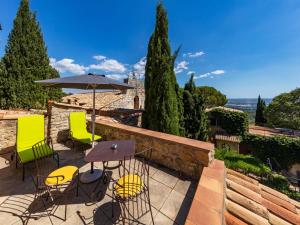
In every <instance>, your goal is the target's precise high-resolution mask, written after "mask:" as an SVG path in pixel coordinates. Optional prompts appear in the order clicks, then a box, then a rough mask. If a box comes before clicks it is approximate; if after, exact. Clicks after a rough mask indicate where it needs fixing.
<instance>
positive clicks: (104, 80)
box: [35, 73, 134, 183]
mask: <svg viewBox="0 0 300 225" xmlns="http://www.w3.org/2000/svg"><path fill="white" fill-rule="evenodd" d="M35 83H38V84H41V85H43V86H47V87H53V88H72V89H84V90H93V113H92V148H93V147H94V135H95V93H96V90H97V89H98V90H99V89H102V90H103V89H105V90H127V89H133V88H134V87H133V86H131V85H129V84H126V83H121V82H118V81H116V80H114V79H111V78H108V77H105V75H96V74H91V73H89V74H87V75H79V76H68V77H62V78H55V79H48V80H39V81H35ZM100 175H101V174H97V173H95V172H94V170H93V164H92V168H91V172H90V173H89V174H85V176H86V178H83V177H82V178H83V179H82V180H84V182H85V183H89V182H92V181H94V180H95V179H97V178H98V177H99V176H100Z"/></svg>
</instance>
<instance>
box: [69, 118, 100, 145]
mask: <svg viewBox="0 0 300 225" xmlns="http://www.w3.org/2000/svg"><path fill="white" fill-rule="evenodd" d="M69 126H70V136H71V138H72V140H73V145H74V141H78V142H81V143H83V144H92V134H91V133H89V132H88V131H87V129H86V114H85V112H71V113H70V117H69ZM100 139H102V137H101V136H99V135H94V141H99V140H100Z"/></svg>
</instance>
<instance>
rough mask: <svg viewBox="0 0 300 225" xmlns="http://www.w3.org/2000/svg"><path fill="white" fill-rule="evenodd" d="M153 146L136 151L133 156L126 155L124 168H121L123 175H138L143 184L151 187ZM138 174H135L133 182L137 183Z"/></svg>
mask: <svg viewBox="0 0 300 225" xmlns="http://www.w3.org/2000/svg"><path fill="white" fill-rule="evenodd" d="M152 150H153V149H152V148H148V149H146V150H143V151H141V152H138V153H136V154H135V155H134V156H132V157H125V158H124V160H123V164H122V165H125V166H123V169H121V171H120V172H121V177H125V176H127V175H130V174H134V175H138V176H139V177H140V178H141V180H142V182H143V184H144V185H145V186H146V187H147V188H149V167H150V164H149V163H150V162H151V158H152ZM136 178H137V177H136V176H133V180H132V183H134V184H135V182H136V180H135V179H136Z"/></svg>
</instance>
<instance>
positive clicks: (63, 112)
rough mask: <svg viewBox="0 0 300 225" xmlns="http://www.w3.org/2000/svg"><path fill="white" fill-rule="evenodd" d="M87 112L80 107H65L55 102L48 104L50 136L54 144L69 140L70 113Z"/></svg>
mask: <svg viewBox="0 0 300 225" xmlns="http://www.w3.org/2000/svg"><path fill="white" fill-rule="evenodd" d="M79 111H85V110H84V109H83V108H82V107H80V106H74V105H65V104H60V103H55V102H49V103H48V115H49V121H48V122H49V126H48V135H49V136H50V137H51V138H52V141H53V143H58V142H65V141H66V140H68V138H69V115H70V112H79Z"/></svg>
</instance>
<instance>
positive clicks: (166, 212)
mask: <svg viewBox="0 0 300 225" xmlns="http://www.w3.org/2000/svg"><path fill="white" fill-rule="evenodd" d="M54 149H55V150H56V151H58V153H59V155H60V157H61V166H63V165H67V164H72V165H76V166H78V167H80V172H83V171H86V170H87V169H89V168H90V165H89V164H86V163H85V162H84V161H83V153H82V151H80V150H71V149H69V148H68V147H66V146H64V145H60V144H56V145H55V146H54ZM9 156H10V155H4V156H1V157H0V224H6V225H8V224H26V221H27V218H26V216H25V213H28V212H30V213H31V215H30V217H31V218H30V219H29V220H28V224H39V225H41V224H50V220H49V218H48V217H47V215H46V213H45V212H44V208H43V207H41V205H40V204H41V201H38V200H34V193H35V188H34V185H33V182H32V180H31V176H30V173H33V174H34V171H35V170H34V167H35V166H34V164H32V165H31V166H30V167H31V168H30V171H26V172H27V175H26V178H25V181H24V182H22V179H21V169H16V168H15V163H14V162H9V160H10V159H9ZM96 167H98V168H101V164H100V163H99V164H96ZM110 175H111V176H112V177H113V178H117V176H118V173H117V171H112V173H110ZM150 177H151V178H150V197H151V205H152V209H153V215H154V221H155V224H157V225H159V224H164V225H168V224H184V223H185V220H186V217H187V214H188V211H189V209H190V205H191V203H192V200H193V197H194V193H195V190H196V187H197V181H194V180H190V179H185V178H184V177H180V176H179V174H178V173H175V172H173V171H172V170H169V169H166V168H164V167H160V166H158V165H156V164H152V165H151V166H150ZM94 186H95V183H94V184H80V189H79V196H78V197H75V189H73V190H70V191H69V192H68V193H67V194H68V197H67V200H66V201H63V199H62V198H61V202H59V201H58V202H59V203H58V206H53V205H50V206H47V208H48V210H49V212H51V215H52V216H51V219H52V221H53V224H119V223H120V219H121V214H120V208H119V206H118V205H117V204H115V205H113V207H114V210H115V217H114V218H111V207H112V204H111V190H110V189H111V187H110V186H111V185H110V186H107V185H104V184H103V183H101V185H100V186H99V189H101V190H102V191H103V192H104V193H105V194H104V195H100V198H99V201H95V202H92V201H91V199H90V198H88V196H87V194H86V193H91V192H92V190H93V188H94ZM58 200H59V199H58ZM65 204H66V205H67V220H66V221H63V220H61V219H59V217H61V218H63V217H64V212H65V207H64V205H65ZM41 209H42V210H41ZM146 211H147V210H145V208H144V209H142V210H140V211H139V215H140V218H139V221H140V222H141V224H149V222H150V221H151V220H150V214H149V213H145V212H146ZM78 212H79V214H78ZM143 214H144V215H143Z"/></svg>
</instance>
